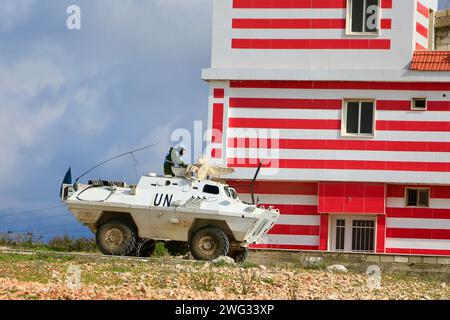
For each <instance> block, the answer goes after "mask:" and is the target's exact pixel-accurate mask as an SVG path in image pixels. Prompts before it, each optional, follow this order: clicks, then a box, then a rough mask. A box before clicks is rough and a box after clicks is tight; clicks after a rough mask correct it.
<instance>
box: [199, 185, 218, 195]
mask: <svg viewBox="0 0 450 320" xmlns="http://www.w3.org/2000/svg"><path fill="white" fill-rule="evenodd" d="M203 192H204V193H210V194H219V193H220V191H219V187H218V186H213V185H210V184H205V186H204V187H203Z"/></svg>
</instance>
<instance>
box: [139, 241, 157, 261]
mask: <svg viewBox="0 0 450 320" xmlns="http://www.w3.org/2000/svg"><path fill="white" fill-rule="evenodd" d="M155 248H156V241H155V240H147V239H140V241H139V242H138V244H137V245H136V256H138V257H143V258H147V257H150V256H151V255H152V254H153V252H155Z"/></svg>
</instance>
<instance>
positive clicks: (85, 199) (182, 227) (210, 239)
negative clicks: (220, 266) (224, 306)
mask: <svg viewBox="0 0 450 320" xmlns="http://www.w3.org/2000/svg"><path fill="white" fill-rule="evenodd" d="M255 178H256V176H255ZM70 182H71V181H70ZM61 198H62V200H63V201H64V202H65V203H66V204H67V206H68V208H69V210H70V211H71V212H72V213H73V215H74V216H75V217H76V218H77V219H78V220H79V221H80V222H81V223H83V224H84V225H86V226H87V227H89V228H90V229H91V230H92V232H94V233H95V234H96V240H97V244H98V246H99V248H100V250H101V251H102V252H103V253H104V254H108V255H140V256H148V255H150V254H151V253H152V252H153V250H154V248H155V244H156V241H166V243H167V244H169V245H170V244H171V245H174V244H175V245H176V244H181V245H186V244H187V245H188V247H189V250H190V251H191V254H192V256H193V257H194V258H195V259H198V260H212V259H215V258H217V257H218V256H230V257H232V258H233V259H235V261H237V262H242V261H244V260H245V258H246V256H247V252H248V249H247V247H248V245H249V244H253V243H258V241H259V240H260V239H261V237H262V236H263V235H264V234H266V233H267V232H268V231H269V230H270V229H271V228H272V227H273V226H274V224H275V223H276V221H277V220H278V217H279V211H278V210H276V209H273V208H271V207H270V208H263V207H258V206H256V205H254V204H247V203H244V202H242V201H241V200H239V198H238V195H237V194H236V191H235V190H234V189H233V188H231V187H230V186H228V185H226V184H222V183H219V182H215V181H211V180H207V179H205V180H201V179H196V178H186V177H184V176H182V177H170V176H156V174H148V175H145V176H143V177H141V179H140V181H139V183H138V184H137V185H128V184H126V183H123V182H116V181H104V180H97V181H89V183H88V184H78V183H77V182H76V183H75V184H71V183H69V184H64V183H63V184H62V188H61ZM252 198H253V196H252ZM186 247H187V246H186Z"/></svg>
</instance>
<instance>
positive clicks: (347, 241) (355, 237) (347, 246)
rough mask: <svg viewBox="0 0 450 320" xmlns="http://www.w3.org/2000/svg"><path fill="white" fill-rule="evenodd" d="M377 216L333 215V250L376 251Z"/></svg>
mask: <svg viewBox="0 0 450 320" xmlns="http://www.w3.org/2000/svg"><path fill="white" fill-rule="evenodd" d="M375 221H376V217H373V216H362V215H357V216H333V217H332V218H331V226H332V233H331V237H332V238H331V243H330V245H331V250H333V251H338V252H374V251H375V241H376V230H375V228H376V226H375V224H376V222H375Z"/></svg>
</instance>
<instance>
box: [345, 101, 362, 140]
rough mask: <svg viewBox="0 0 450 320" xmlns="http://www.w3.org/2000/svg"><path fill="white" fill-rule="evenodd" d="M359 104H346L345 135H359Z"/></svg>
mask: <svg viewBox="0 0 450 320" xmlns="http://www.w3.org/2000/svg"><path fill="white" fill-rule="evenodd" d="M358 122H359V103H358V102H348V103H347V133H359V132H358Z"/></svg>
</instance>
